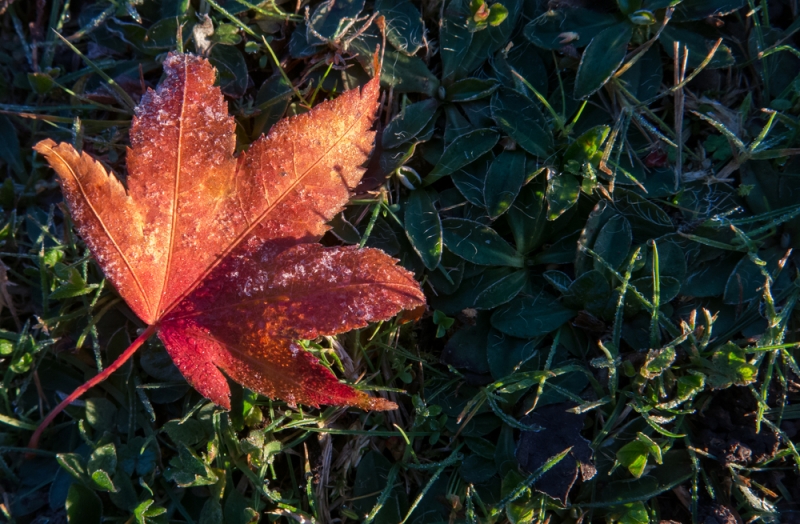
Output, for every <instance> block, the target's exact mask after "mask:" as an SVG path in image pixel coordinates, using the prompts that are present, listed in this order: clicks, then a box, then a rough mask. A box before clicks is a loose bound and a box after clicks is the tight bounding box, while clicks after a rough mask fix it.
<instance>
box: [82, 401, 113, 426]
mask: <svg viewBox="0 0 800 524" xmlns="http://www.w3.org/2000/svg"><path fill="white" fill-rule="evenodd" d="M116 414H117V407H116V406H115V405H114V403H113V402H111V401H110V400H108V399H105V398H101V397H95V398H87V399H86V421H87V422H88V423H89V425H90V426H92V427H93V428H95V429H98V430H101V431H103V430H110V429H112V428H113V427H114V417H115V416H116Z"/></svg>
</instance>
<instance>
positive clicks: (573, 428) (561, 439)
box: [517, 402, 597, 504]
mask: <svg viewBox="0 0 800 524" xmlns="http://www.w3.org/2000/svg"><path fill="white" fill-rule="evenodd" d="M576 405H577V404H575V403H571V402H565V403H559V404H550V405H547V406H544V407H542V408H537V409H536V411H534V412H533V413H531V414H530V415H528V416H526V417H524V418H523V419H522V421H521V422H522V423H523V424H527V425H535V426H540V427H541V428H542V430H541V431H523V432H521V433H520V438H519V443H518V444H517V461H518V462H519V465H520V467H521V468H522V469H523V470H524V471H527V472H528V473H533V472H534V471H536V470H537V469H538V468H540V467H541V466H543V465H544V463H545V462H547V460H548V459H550V458H551V457H553V456H555V455H558V454H559V453H561V452H562V451H564V450H565V449H567V448H572V450H571V451H570V453H569V455H567V456H566V457H564V458H563V459H562V460H561V462H559V463H558V464H556V465H555V466H553V467H552V468H551V469H550V470H549V471H547V472H546V473H545V474H544V475H542V476H541V477H540V478H539V479H538V480H537V481H536V483H535V484H534V485H533V487H534V488H535V489H536V490H537V491H539V492H541V493H544V494H546V495H549V496H551V497H553V498H554V499H558V500H560V501H561V502H562V503H563V504H566V503H567V497H568V496H569V492H570V490H572V486H573V485H574V484H575V481H576V480H578V473H580V474H581V479H582V480H584V481H586V480H589V479H590V478H592V477H594V475H595V473H597V469H596V468H595V466H594V464H593V463H592V448H590V447H589V441H588V440H586V439H585V438H583V437H582V436H581V429H582V428H583V421H584V419H585V418H586V414H585V413H582V414H575V413H572V412H570V411H568V410H569V409H571V408H574V407H575V406H576Z"/></svg>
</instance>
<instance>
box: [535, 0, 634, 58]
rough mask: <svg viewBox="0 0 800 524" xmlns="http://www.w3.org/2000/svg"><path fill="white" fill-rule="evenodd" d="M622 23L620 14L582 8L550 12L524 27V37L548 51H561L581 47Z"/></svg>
mask: <svg viewBox="0 0 800 524" xmlns="http://www.w3.org/2000/svg"><path fill="white" fill-rule="evenodd" d="M621 21H622V18H621V17H620V16H619V15H616V14H612V13H610V12H602V11H596V10H594V9H587V8H585V7H576V8H573V9H552V10H549V11H547V12H545V13H544V14H542V15H541V16H539V17H537V18H535V19H534V20H532V21H531V22H529V23H528V25H526V26H525V38H527V39H528V40H530V41H531V42H533V43H534V44H536V45H537V46H539V47H541V48H544V49H548V50H557V49H561V48H562V47H563V46H565V45H567V44H569V45H571V46H573V47H576V48H581V47H584V46H586V45H588V44H589V42H591V41H592V39H593V38H594V37H595V36H597V34H598V33H600V32H601V31H603V30H604V29H606V28H608V27H610V26H614V25H617V24H619V22H621Z"/></svg>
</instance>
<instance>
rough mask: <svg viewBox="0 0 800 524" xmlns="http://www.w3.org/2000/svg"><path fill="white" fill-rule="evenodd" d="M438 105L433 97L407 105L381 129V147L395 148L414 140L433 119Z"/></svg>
mask: <svg viewBox="0 0 800 524" xmlns="http://www.w3.org/2000/svg"><path fill="white" fill-rule="evenodd" d="M438 106H439V102H438V101H437V100H436V99H434V98H429V99H427V100H423V101H421V102H415V103H413V104H409V105H407V106H406V107H405V108H404V109H403V111H401V112H400V113H399V114H398V115H397V116H395V117H394V118H393V119H392V121H391V122H389V125H387V126H386V128H385V129H384V130H383V135H382V145H383V147H384V148H386V149H390V148H395V147H398V146H400V145H402V144H405V143H406V142H410V141H412V140H414V138H416V137H417V135H419V133H421V132H422V130H423V129H425V126H427V125H428V122H430V121H431V120H432V119H433V117H434V115H435V114H436V108H437V107H438Z"/></svg>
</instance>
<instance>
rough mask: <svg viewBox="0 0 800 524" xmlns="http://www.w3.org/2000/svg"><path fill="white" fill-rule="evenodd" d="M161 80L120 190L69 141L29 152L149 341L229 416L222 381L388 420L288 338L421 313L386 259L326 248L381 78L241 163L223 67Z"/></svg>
mask: <svg viewBox="0 0 800 524" xmlns="http://www.w3.org/2000/svg"><path fill="white" fill-rule="evenodd" d="M164 70H165V72H166V78H165V79H164V80H163V82H161V84H160V85H159V86H158V88H157V90H156V91H152V90H149V91H148V92H147V94H145V95H144V96H143V98H142V102H141V104H140V105H139V106H138V107H137V109H136V116H135V118H134V120H133V123H132V126H131V132H130V138H131V148H130V149H129V150H128V152H127V165H128V176H127V179H126V181H125V183H124V184H123V182H121V181H120V180H119V179H117V177H116V176H115V175H114V174H113V173H109V171H107V170H106V168H105V167H104V166H103V165H102V164H101V163H100V162H98V161H97V160H95V159H94V158H92V157H91V156H89V155H88V154H86V153H78V152H77V151H75V149H74V148H73V147H72V146H71V145H70V144H67V143H61V144H58V145H56V144H55V142H53V141H52V140H49V139H48V140H43V141H41V142H39V143H38V144H37V145H36V146H35V149H36V151H38V152H39V153H41V154H42V155H44V156H45V157H46V159H47V161H48V162H49V163H50V165H51V166H52V167H53V169H55V171H56V172H57V173H58V175H59V179H60V182H61V186H62V189H63V192H64V196H65V199H66V200H67V203H68V204H69V208H70V211H71V214H72V218H73V220H74V221H75V224H76V228H77V230H78V232H79V233H80V235H81V236H82V237H83V239H84V241H85V242H86V244H87V245H88V246H89V248H90V250H91V252H92V254H93V255H94V257H95V258H96V259H97V261H98V263H99V264H100V266H101V268H102V269H103V272H104V273H105V275H106V276H107V277H108V279H109V280H110V281H111V282H112V283H113V285H114V286H115V287H116V289H117V291H118V292H119V294H120V295H121V296H122V297H123V298H124V299H125V301H126V302H127V303H128V305H129V306H130V307H131V309H132V310H133V311H134V312H135V313H136V314H137V315H138V316H139V318H141V319H142V320H143V321H144V322H145V323H147V324H148V325H149V326H150V327H149V329H148V331H149V333H146V335H149V334H152V333H153V332H157V333H158V336H159V337H160V338H161V340H162V341H163V342H164V345H165V347H166V348H167V351H168V352H169V354H170V356H171V357H172V359H173V360H174V361H175V363H176V365H177V366H178V368H179V369H180V371H181V372H182V373H183V375H184V376H185V377H186V380H187V381H188V382H189V383H190V384H191V385H192V386H193V387H194V388H195V389H197V390H198V391H199V392H200V393H202V394H203V395H204V396H206V397H207V398H209V399H210V400H212V401H213V402H214V403H216V404H218V405H220V406H222V407H224V408H226V409H229V408H230V390H229V388H228V384H227V381H226V378H225V375H224V374H227V375H228V376H229V377H231V378H232V379H234V380H235V381H237V382H239V383H241V384H243V385H245V386H246V387H248V388H250V389H253V390H254V391H257V392H259V393H261V394H264V395H267V396H270V397H273V398H281V399H284V400H286V401H287V402H289V403H292V404H293V403H303V404H310V405H314V406H318V405H320V404H335V405H351V406H358V407H361V408H364V409H378V410H381V409H393V408H395V407H396V405H395V404H394V403H392V402H389V401H387V400H385V399H382V398H375V397H370V396H368V395H367V394H366V393H363V392H359V391H357V390H355V389H353V388H352V387H350V386H348V385H345V384H342V383H340V382H339V381H338V380H337V379H336V377H335V376H334V375H333V374H332V373H331V372H330V371H329V370H328V369H327V368H325V367H324V366H322V365H320V364H319V363H318V362H317V361H316V359H315V358H314V357H312V356H311V355H310V354H309V353H307V352H306V351H304V350H303V349H301V347H300V346H299V345H298V344H297V343H296V342H295V340H296V339H310V338H315V337H317V336H321V335H334V334H338V333H342V332H345V331H349V330H351V329H354V328H358V327H363V326H365V325H367V323H368V322H371V321H377V320H385V319H389V318H391V317H392V316H394V315H395V314H396V313H397V312H398V311H400V310H401V309H413V308H416V307H419V306H420V305H422V304H424V296H423V294H422V291H421V290H420V288H419V285H418V284H417V283H416V281H415V280H414V278H413V275H412V274H411V273H409V272H408V271H406V270H405V269H403V268H401V267H399V266H397V264H396V262H397V261H396V260H394V259H392V258H391V257H389V256H388V255H386V254H385V253H383V252H382V251H379V250H375V249H355V248H350V247H323V246H321V245H320V244H318V243H317V242H318V240H319V239H320V238H321V236H322V235H323V234H324V233H325V232H326V231H327V226H326V222H327V221H328V220H330V219H331V218H333V216H334V215H335V214H337V213H339V212H340V211H341V209H342V207H343V206H344V205H345V204H346V203H347V201H348V199H349V197H350V192H351V190H352V189H353V188H355V186H356V185H357V184H358V182H359V180H360V179H361V176H362V175H363V172H364V169H363V168H362V167H361V166H362V165H363V164H364V162H365V161H366V160H367V158H368V156H369V154H370V152H371V150H372V147H373V139H374V132H373V131H371V130H370V128H371V127H372V124H373V120H374V118H375V114H376V112H377V108H378V94H379V84H378V80H377V77H376V79H374V80H372V81H370V82H368V83H367V84H366V85H365V86H364V87H363V88H362V89H360V90H359V89H353V90H350V91H347V92H345V93H343V94H342V95H341V96H339V97H337V98H336V99H334V100H332V101H327V102H323V103H321V104H319V105H318V106H316V107H314V108H313V109H312V110H311V111H310V112H308V113H306V114H303V115H300V116H297V117H294V118H289V119H284V120H282V121H280V122H278V123H277V124H276V125H275V126H274V127H273V128H272V129H271V130H270V132H269V134H267V135H266V136H262V137H261V138H260V139H258V140H257V141H256V142H254V143H253V144H252V145H251V146H250V148H249V149H248V150H247V151H246V152H245V153H242V154H241V155H239V156H238V157H237V156H235V155H234V145H235V138H234V127H235V122H234V119H233V117H231V116H229V114H228V108H227V105H226V102H225V100H224V98H223V97H222V94H221V92H220V90H219V88H218V87H215V86H214V78H215V70H214V68H213V67H212V66H211V65H210V64H209V63H208V62H207V61H206V60H205V59H203V58H200V57H196V56H193V55H190V54H170V55H169V57H168V58H167V59H166V60H165V62H164ZM140 338H142V337H140ZM145 338H146V337H145ZM137 340H138V339H137ZM143 341H144V340H142V341H141V342H143ZM141 342H140V343H141ZM129 351H130V352H131V354H132V352H133V351H135V348H133V350H131V349H130V348H129ZM223 372H224V374H223Z"/></svg>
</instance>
